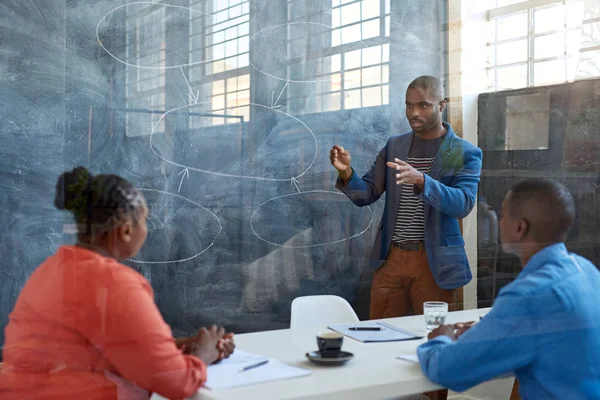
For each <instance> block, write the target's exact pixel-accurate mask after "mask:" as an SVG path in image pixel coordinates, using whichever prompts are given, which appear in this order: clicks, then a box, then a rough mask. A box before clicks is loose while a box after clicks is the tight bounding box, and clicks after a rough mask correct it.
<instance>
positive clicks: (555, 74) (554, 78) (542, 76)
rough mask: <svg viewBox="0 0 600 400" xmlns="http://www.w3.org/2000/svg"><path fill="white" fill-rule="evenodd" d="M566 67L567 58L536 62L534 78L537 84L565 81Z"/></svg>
mask: <svg viewBox="0 0 600 400" xmlns="http://www.w3.org/2000/svg"><path fill="white" fill-rule="evenodd" d="M565 69H566V66H565V60H554V61H544V62H538V63H535V65H534V66H533V80H534V82H535V85H547V84H550V83H557V82H564V81H565V80H566V76H565V73H566V71H565Z"/></svg>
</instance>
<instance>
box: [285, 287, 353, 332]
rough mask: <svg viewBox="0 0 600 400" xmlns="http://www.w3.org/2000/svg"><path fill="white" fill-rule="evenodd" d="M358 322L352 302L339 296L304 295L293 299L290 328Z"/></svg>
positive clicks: (321, 326) (322, 326) (317, 327)
mask: <svg viewBox="0 0 600 400" xmlns="http://www.w3.org/2000/svg"><path fill="white" fill-rule="evenodd" d="M354 322H358V317H357V316H356V313H355V312H354V310H353V309H352V307H351V306H350V304H349V303H348V302H347V301H346V300H345V299H343V298H341V297H339V296H331V295H323V296H304V297H296V298H295V299H294V301H292V317H291V320H290V328H291V329H297V328H314V329H325V328H327V326H328V325H331V324H352V323H354Z"/></svg>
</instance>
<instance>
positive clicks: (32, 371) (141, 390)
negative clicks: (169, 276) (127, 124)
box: [0, 167, 234, 400]
mask: <svg viewBox="0 0 600 400" xmlns="http://www.w3.org/2000/svg"><path fill="white" fill-rule="evenodd" d="M54 203H55V205H56V207H57V208H59V209H66V210H69V211H71V212H72V213H73V214H74V216H75V220H76V222H77V225H78V230H79V233H78V241H77V243H76V244H75V245H74V246H62V247H61V248H59V249H58V251H57V253H56V254H54V255H53V256H51V257H50V258H48V259H47V260H46V261H45V262H44V263H43V264H42V265H40V266H39V268H37V269H36V271H35V272H34V273H33V274H32V275H31V277H30V278H29V279H28V281H27V283H26V284H25V287H24V288H23V290H22V291H21V293H20V295H19V298H18V300H17V303H16V305H15V308H14V310H13V312H12V313H11V314H10V320H9V323H8V325H7V327H6V331H5V333H6V335H5V336H6V340H5V343H4V349H3V350H4V354H3V358H4V365H3V367H2V370H1V371H0V398H2V399H3V400H12V399H30V400H33V399H44V400H49V399H61V400H65V399H67V400H71V399H73V400H75V399H77V400H81V399H87V400H123V399H128V400H129V399H136V400H137V399H146V400H147V399H148V398H149V394H150V393H149V392H157V393H159V394H161V395H163V396H165V397H167V398H169V399H182V398H185V397H189V396H191V395H193V394H194V393H195V392H196V391H197V390H198V389H199V388H200V387H202V385H203V384H204V383H205V382H206V366H207V365H209V364H212V363H214V362H216V361H219V360H220V359H222V358H224V357H228V356H229V355H230V354H231V353H232V352H233V350H234V344H233V338H232V335H231V334H225V332H224V330H223V329H222V328H217V327H214V326H213V327H211V328H209V329H201V330H200V332H199V333H198V335H196V336H194V337H192V338H186V339H181V340H175V339H174V338H173V337H172V333H171V329H170V327H169V326H168V325H167V324H166V323H165V321H164V320H163V318H162V316H161V314H160V312H159V310H158V308H157V307H156V305H155V303H154V298H153V292H152V289H151V287H150V284H149V282H148V281H147V280H146V279H145V278H144V277H143V276H142V275H140V274H139V273H137V272H136V271H134V270H133V269H131V268H129V267H127V266H125V265H123V264H120V263H119V260H123V259H126V258H130V257H133V256H135V255H136V254H137V252H138V251H139V250H140V248H141V247H142V245H143V244H144V241H145V240H146V237H147V235H148V231H147V227H146V218H147V217H148V208H147V206H146V201H145V199H144V197H143V196H142V194H141V192H140V191H138V190H136V189H135V188H134V187H133V186H132V185H131V184H130V183H129V182H127V181H126V180H124V179H122V178H120V177H118V176H116V175H98V176H92V175H91V174H89V173H88V171H87V170H86V169H85V168H82V167H80V168H77V169H75V170H73V171H72V172H68V173H65V174H63V175H62V176H61V177H60V178H59V180H58V183H57V190H56V199H55V202H54ZM182 348H183V349H182ZM182 350H183V351H182ZM185 353H188V354H185Z"/></svg>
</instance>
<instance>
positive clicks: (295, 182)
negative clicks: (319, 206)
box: [292, 178, 302, 193]
mask: <svg viewBox="0 0 600 400" xmlns="http://www.w3.org/2000/svg"><path fill="white" fill-rule="evenodd" d="M298 183H299V182H298V179H296V178H292V185H294V186H296V190H297V191H298V193H302V192H301V191H300V188H299V187H298Z"/></svg>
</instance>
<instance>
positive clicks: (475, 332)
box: [417, 178, 600, 400]
mask: <svg viewBox="0 0 600 400" xmlns="http://www.w3.org/2000/svg"><path fill="white" fill-rule="evenodd" d="M574 219H575V204H574V201H573V196H572V195H571V193H569V191H568V190H567V189H566V188H565V187H564V186H563V185H561V184H560V183H558V182H555V181H552V180H550V179H544V178H532V179H527V180H525V181H522V182H520V183H518V184H517V185H515V186H514V187H513V188H512V190H511V191H510V192H508V193H507V194H506V196H505V197H504V202H503V203H502V219H501V220H500V237H501V240H502V247H503V249H504V251H506V252H508V253H513V254H515V255H517V256H518V257H519V258H520V260H521V265H522V266H523V270H522V271H521V273H520V274H519V276H518V277H517V279H515V280H514V281H513V282H512V283H511V284H509V285H507V286H505V287H504V288H503V289H502V290H501V291H500V294H499V295H498V297H497V298H496V301H495V303H494V306H493V307H492V310H491V311H490V312H489V313H488V314H487V315H486V316H485V317H483V319H482V320H481V322H479V323H477V324H473V323H466V324H456V325H453V326H452V325H450V326H449V325H442V326H440V327H439V328H437V329H435V330H434V331H433V332H431V334H429V339H430V340H429V342H427V343H425V344H422V345H421V346H420V347H419V348H418V349H417V354H418V356H419V361H420V364H421V368H422V370H423V372H424V373H425V375H427V377H428V378H429V379H431V380H432V381H433V382H436V383H439V384H441V385H443V386H444V387H448V388H450V389H452V390H456V391H464V390H467V389H468V388H470V387H472V386H475V385H477V384H479V383H481V382H484V381H486V380H490V379H493V378H495V377H498V376H502V375H505V374H514V375H516V378H517V381H518V382H519V387H520V394H521V398H522V399H524V400H527V399H569V400H600V362H599V361H598V360H599V359H600V321H599V319H598V315H599V313H598V307H599V305H600V271H598V269H597V268H596V266H595V265H594V264H592V263H591V262H590V261H588V260H586V259H585V258H583V257H580V256H578V255H576V254H572V253H569V252H568V251H567V248H566V247H565V244H564V242H565V240H566V239H567V234H568V232H569V229H570V228H571V225H572V224H573V220H574ZM455 330H458V332H455ZM457 336H459V338H458V339H457Z"/></svg>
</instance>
